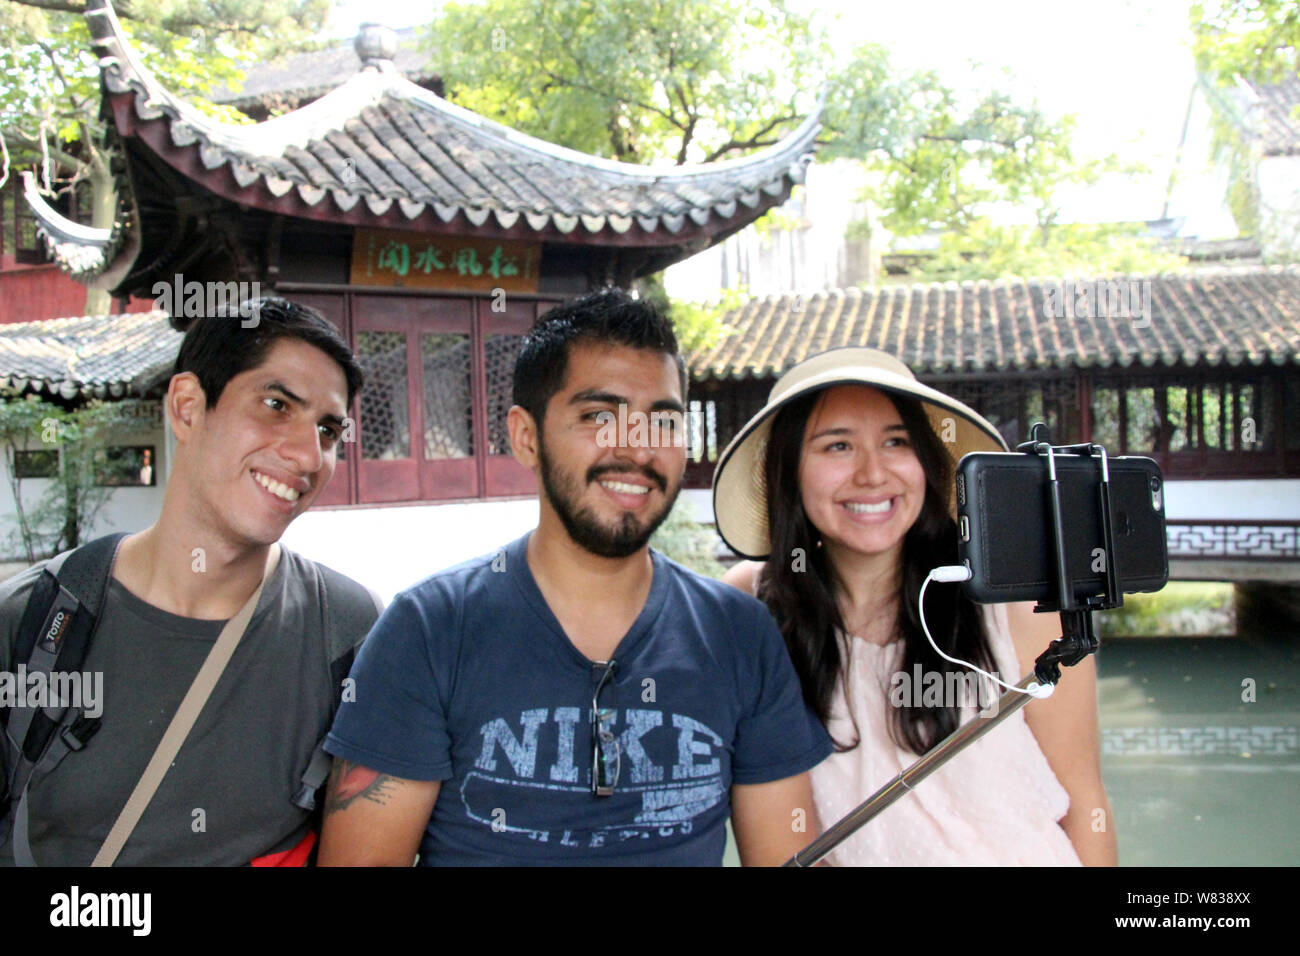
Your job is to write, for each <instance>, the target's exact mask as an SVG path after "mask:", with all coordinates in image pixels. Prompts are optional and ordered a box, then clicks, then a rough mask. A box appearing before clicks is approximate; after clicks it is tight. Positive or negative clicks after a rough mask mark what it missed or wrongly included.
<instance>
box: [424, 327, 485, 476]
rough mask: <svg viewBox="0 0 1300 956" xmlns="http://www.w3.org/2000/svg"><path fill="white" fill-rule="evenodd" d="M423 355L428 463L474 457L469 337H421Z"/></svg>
mask: <svg viewBox="0 0 1300 956" xmlns="http://www.w3.org/2000/svg"><path fill="white" fill-rule="evenodd" d="M420 354H421V359H422V360H423V362H424V457H425V458H426V459H427V460H429V461H437V460H441V459H446V458H471V457H473V455H474V438H473V435H474V413H473V402H472V400H471V398H470V394H471V393H470V339H469V335H468V334H465V333H456V332H452V333H441V334H426V335H422V336H420Z"/></svg>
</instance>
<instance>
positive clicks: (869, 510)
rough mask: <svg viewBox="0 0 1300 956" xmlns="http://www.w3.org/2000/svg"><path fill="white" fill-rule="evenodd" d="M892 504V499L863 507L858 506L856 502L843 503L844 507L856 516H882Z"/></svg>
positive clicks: (862, 505)
mask: <svg viewBox="0 0 1300 956" xmlns="http://www.w3.org/2000/svg"><path fill="white" fill-rule="evenodd" d="M892 503H893V499H892V498H891V499H890V500H889V501H882V502H880V504H876V505H864V504H859V503H858V502H856V501H848V502H845V504H844V507H846V508H848V509H849V510H850V511H852V512H853V513H854V514H858V515H878V514H884V513H885V512H886V511H888V510H889V506H890V505H891V504H892Z"/></svg>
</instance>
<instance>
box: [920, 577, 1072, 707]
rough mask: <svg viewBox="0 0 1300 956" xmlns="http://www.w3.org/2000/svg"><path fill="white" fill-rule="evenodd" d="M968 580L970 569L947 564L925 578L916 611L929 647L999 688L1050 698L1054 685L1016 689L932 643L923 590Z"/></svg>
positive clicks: (1041, 698)
mask: <svg viewBox="0 0 1300 956" xmlns="http://www.w3.org/2000/svg"><path fill="white" fill-rule="evenodd" d="M968 580H970V568H968V567H966V566H965V565H960V564H948V565H944V566H943V567H939V568H934V569H933V570H932V571H931V572H930V573H929V574H927V575H926V576H925V581H924V583H922V585H921V593H920V595H918V597H917V610H918V611H919V612H920V615H921V630H922V631H924V632H925V638H926V640H928V641H929V642H930V646H931V647H933V648H934V652H935V653H936V654H938V655H939V656H940V657H942V658H943V659H944V660H945V661H948V662H950V663H953V664H960V665H961V666H963V667H969V668H970V669H971V670H973V671H975V673H977V674H983V675H984V676H985V677H987V678H988V679H989V680H991V681H993V682H994V683H995V684H998V685H999V686H1001V687H1004V688H1006V689H1007V690H1014V691H1019V692H1020V693H1022V694H1028V695H1029V696H1030V697H1035V698H1037V699H1039V700H1044V699H1046V698H1048V697H1051V696H1052V692H1053V691H1054V690H1056V685H1055V684H1040V683H1038V682H1037V681H1035V682H1034V683H1032V684H1030V685H1029V686H1028V687H1023V688H1022V687H1017V686H1015V685H1014V684H1008V683H1007V682H1006V681H1004V680H1000V679H999V678H997V677H995V676H994V675H993V674H990V673H989V672H988V671H986V670H982V669H980V668H978V667H976V666H975V665H974V664H972V663H971V662H970V661H963V660H958V659H957V658H955V657H949V656H948V655H947V654H945V653H944V652H943V651H941V650H939V645H938V644H936V643H935V642H934V637H933V636H932V635H931V634H930V627H929V625H927V624H926V623H925V589H926V588H928V587H929V586H930V582H931V581H939V582H941V583H947V582H955V581H968Z"/></svg>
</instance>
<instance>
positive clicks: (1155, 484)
mask: <svg viewBox="0 0 1300 956" xmlns="http://www.w3.org/2000/svg"><path fill="white" fill-rule="evenodd" d="M1151 490H1152V491H1159V490H1160V479H1159V478H1157V477H1156V476H1155V475H1152V476H1151Z"/></svg>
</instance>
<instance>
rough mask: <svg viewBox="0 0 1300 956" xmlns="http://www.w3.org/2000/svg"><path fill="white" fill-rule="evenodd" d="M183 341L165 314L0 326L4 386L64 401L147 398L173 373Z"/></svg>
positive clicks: (0, 371) (0, 384) (0, 377)
mask: <svg viewBox="0 0 1300 956" xmlns="http://www.w3.org/2000/svg"><path fill="white" fill-rule="evenodd" d="M182 338H183V336H182V335H181V333H179V332H177V331H176V330H175V329H173V328H172V327H171V324H170V323H169V321H168V319H167V313H165V312H162V311H160V310H154V311H152V312H133V313H128V314H124V315H113V316H103V315H87V316H81V317H79V318H72V319H46V320H44V321H41V322H17V323H12V324H7V325H0V387H4V388H12V389H16V390H18V391H25V390H27V389H29V388H30V389H31V390H32V391H35V392H37V393H38V394H39V393H41V392H47V393H49V394H50V395H57V396H60V397H62V398H65V399H72V398H77V397H83V398H121V397H123V396H125V395H132V394H142V393H144V392H146V391H148V390H149V389H150V388H152V387H154V386H156V385H158V384H160V383H161V382H164V381H166V380H167V378H168V377H169V376H170V375H171V371H172V367H173V366H174V365H175V363H176V353H177V351H178V350H179V349H180V343H181V339H182Z"/></svg>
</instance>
